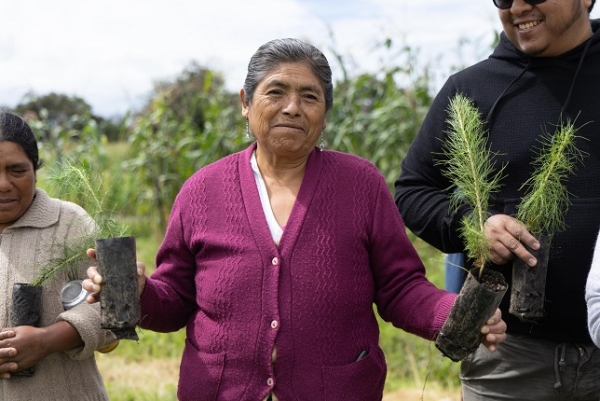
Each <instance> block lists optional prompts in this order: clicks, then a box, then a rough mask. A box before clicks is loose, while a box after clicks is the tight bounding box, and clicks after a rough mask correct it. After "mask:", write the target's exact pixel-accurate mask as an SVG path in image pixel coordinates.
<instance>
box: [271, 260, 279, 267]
mask: <svg viewBox="0 0 600 401" xmlns="http://www.w3.org/2000/svg"><path fill="white" fill-rule="evenodd" d="M271 263H272V264H273V266H277V265H278V264H279V259H277V258H273V260H272V261H271Z"/></svg>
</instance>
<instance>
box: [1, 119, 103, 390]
mask: <svg viewBox="0 0 600 401" xmlns="http://www.w3.org/2000/svg"><path fill="white" fill-rule="evenodd" d="M40 166H41V162H40V160H39V158H38V148H37V142H36V140H35V137H34V135H33V132H32V131H31V128H30V127H29V126H28V125H27V123H26V122H25V121H24V120H23V119H22V118H21V117H19V116H17V115H15V114H13V113H10V112H7V111H3V110H0V241H1V242H0V277H2V286H0V299H3V300H4V301H3V302H2V306H0V325H1V327H0V378H2V379H5V380H1V381H0V400H5V401H20V400H23V401H30V400H66V401H69V400H72V401H83V400H90V401H98V400H108V396H107V394H106V390H105V388H104V384H103V380H102V377H101V376H100V374H99V372H98V368H97V367H96V362H95V359H94V351H95V350H96V349H99V348H101V347H103V346H106V345H108V344H109V343H110V342H111V341H114V339H115V337H114V336H113V335H112V334H111V333H110V332H109V331H105V330H100V313H99V308H98V307H96V306H95V305H89V304H85V303H84V304H80V305H78V306H76V307H74V308H72V309H70V310H68V311H64V309H63V305H62V303H61V296H60V294H61V288H63V286H64V285H65V284H66V283H67V282H68V281H69V280H70V279H72V278H73V277H70V275H69V274H67V273H66V272H61V273H59V274H58V275H56V276H55V277H53V278H51V279H49V280H48V281H47V282H46V283H44V286H43V290H42V294H43V295H42V316H41V325H40V327H32V326H27V325H23V326H17V327H11V299H12V292H11V291H12V288H13V284H14V283H29V282H31V281H32V280H33V279H34V278H36V276H37V275H38V274H39V273H40V271H41V270H42V269H43V268H44V264H45V262H46V261H48V260H49V259H50V258H61V257H63V256H64V250H65V247H66V246H67V245H68V244H70V243H71V242H70V241H72V240H74V239H76V238H81V237H82V235H83V234H84V233H85V232H84V231H83V230H85V227H90V224H87V225H86V224H83V223H84V220H86V219H87V221H88V223H89V216H87V214H86V212H85V211H84V210H83V209H82V208H80V207H79V206H77V205H75V204H73V203H68V202H63V201H60V200H58V199H52V198H50V197H49V196H48V195H47V194H46V192H44V191H43V190H41V189H36V171H37V170H38V169H39V168H40ZM85 267H86V266H85V265H84V264H81V266H80V270H79V277H81V278H83V275H85ZM32 366H35V371H34V373H33V376H31V377H25V376H21V375H20V374H19V373H20V372H23V371H24V370H25V369H28V368H31V367H32ZM90 383H91V386H90Z"/></svg>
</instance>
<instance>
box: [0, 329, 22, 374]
mask: <svg viewBox="0 0 600 401" xmlns="http://www.w3.org/2000/svg"><path fill="white" fill-rule="evenodd" d="M14 336H15V332H14V331H12V330H10V329H5V330H3V331H1V332H0V379H10V372H14V371H15V370H17V369H18V368H19V367H18V365H17V363H16V362H14V356H15V355H17V350H16V349H15V348H14V347H13V346H12V345H11V344H10V343H8V342H6V341H4V340H10V339H11V338H13V337H14Z"/></svg>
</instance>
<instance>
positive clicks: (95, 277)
mask: <svg viewBox="0 0 600 401" xmlns="http://www.w3.org/2000/svg"><path fill="white" fill-rule="evenodd" d="M87 256H88V257H89V258H90V259H94V260H96V250H95V249H88V250H87ZM136 263H137V281H138V294H140V295H141V294H142V292H143V291H144V287H145V286H146V276H145V272H146V266H145V265H144V264H143V263H142V262H136ZM87 276H88V278H86V279H85V280H83V283H82V286H83V288H84V289H86V290H87V291H89V292H90V293H91V294H90V295H88V297H87V302H88V303H90V304H93V303H95V302H98V301H99V300H100V292H101V291H102V282H103V278H102V276H101V275H100V273H98V268H97V267H96V266H90V267H89V268H88V269H87Z"/></svg>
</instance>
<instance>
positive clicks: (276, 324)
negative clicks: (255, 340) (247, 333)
mask: <svg viewBox="0 0 600 401" xmlns="http://www.w3.org/2000/svg"><path fill="white" fill-rule="evenodd" d="M277 327H279V322H277V320H273V321H272V322H271V328H272V329H276V328H277Z"/></svg>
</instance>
